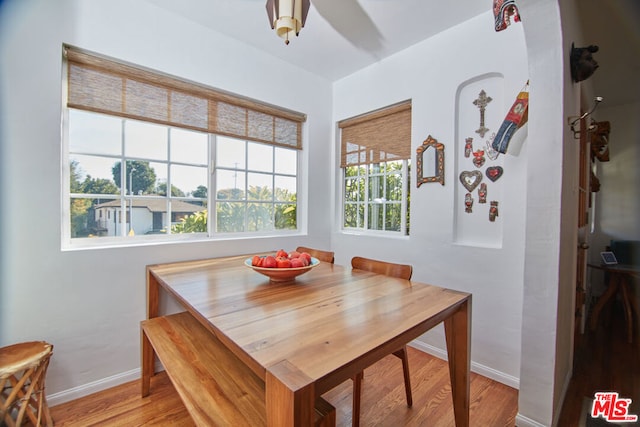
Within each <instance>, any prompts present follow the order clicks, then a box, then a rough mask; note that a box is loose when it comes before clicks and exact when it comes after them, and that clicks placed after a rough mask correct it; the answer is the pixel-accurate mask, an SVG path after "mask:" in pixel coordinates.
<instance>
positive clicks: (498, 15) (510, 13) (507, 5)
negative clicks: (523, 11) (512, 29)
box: [493, 0, 520, 31]
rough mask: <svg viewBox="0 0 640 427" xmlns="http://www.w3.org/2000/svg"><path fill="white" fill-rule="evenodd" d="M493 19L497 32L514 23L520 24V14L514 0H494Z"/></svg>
mask: <svg viewBox="0 0 640 427" xmlns="http://www.w3.org/2000/svg"><path fill="white" fill-rule="evenodd" d="M493 18H494V28H495V30H496V31H502V30H504V29H506V28H507V27H508V26H509V25H511V18H513V21H514V22H520V12H518V6H516V2H515V1H514V0H493Z"/></svg>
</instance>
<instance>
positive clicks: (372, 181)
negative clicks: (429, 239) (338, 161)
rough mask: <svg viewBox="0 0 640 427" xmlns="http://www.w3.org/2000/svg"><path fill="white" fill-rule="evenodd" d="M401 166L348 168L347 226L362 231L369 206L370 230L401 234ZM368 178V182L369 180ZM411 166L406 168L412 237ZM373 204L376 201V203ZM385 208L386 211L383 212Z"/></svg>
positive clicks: (380, 164)
mask: <svg viewBox="0 0 640 427" xmlns="http://www.w3.org/2000/svg"><path fill="white" fill-rule="evenodd" d="M401 171H402V162H397V161H396V162H383V163H377V164H367V165H358V166H347V167H346V168H345V170H344V174H345V180H344V201H345V203H344V226H345V227H351V228H363V227H364V223H365V203H366V202H369V203H368V224H369V229H373V230H375V229H383V226H384V230H390V231H403V230H400V224H401V209H400V204H399V203H398V202H402V186H403V176H402V174H401V173H400V172H401ZM367 174H368V177H369V179H368V181H367V179H366V176H367ZM410 177H411V165H409V166H408V168H407V176H406V180H407V189H408V191H407V212H406V216H405V218H406V230H404V231H405V232H406V234H409V226H410V222H409V220H410V215H409V212H410V209H409V208H410V203H411V181H410ZM374 200H377V201H376V202H374ZM383 208H384V209H383Z"/></svg>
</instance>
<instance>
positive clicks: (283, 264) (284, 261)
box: [276, 257, 292, 268]
mask: <svg viewBox="0 0 640 427" xmlns="http://www.w3.org/2000/svg"><path fill="white" fill-rule="evenodd" d="M276 266H277V267H278V268H291V266H292V264H291V261H290V260H289V259H288V258H284V257H277V258H276Z"/></svg>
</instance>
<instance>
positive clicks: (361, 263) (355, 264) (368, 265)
mask: <svg viewBox="0 0 640 427" xmlns="http://www.w3.org/2000/svg"><path fill="white" fill-rule="evenodd" d="M351 267H352V268H354V269H357V270H366V271H371V272H373V273H378V274H384V275H385V276H391V277H397V278H400V279H405V280H410V279H411V275H412V274H413V267H412V266H411V265H408V264H396V263H392V262H385V261H378V260H374V259H370V258H363V257H353V258H352V259H351ZM392 354H393V355H394V356H396V357H399V358H400V359H401V360H402V372H403V374H404V389H405V393H406V396H407V406H409V407H411V406H412V405H413V397H412V395H411V377H410V375H409V359H408V357H407V346H406V345H404V346H402V348H400V349H398V350H396V351H394V352H393V353H392ZM362 379H363V372H359V373H357V374H356V376H355V377H353V414H352V425H353V426H359V425H360V395H361V391H362Z"/></svg>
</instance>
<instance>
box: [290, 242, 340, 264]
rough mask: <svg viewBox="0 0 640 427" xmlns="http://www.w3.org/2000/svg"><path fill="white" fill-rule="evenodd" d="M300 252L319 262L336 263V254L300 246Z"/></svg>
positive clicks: (298, 248) (298, 249)
mask: <svg viewBox="0 0 640 427" xmlns="http://www.w3.org/2000/svg"><path fill="white" fill-rule="evenodd" d="M296 251H298V252H306V253H308V254H309V255H311V256H312V257H314V258H317V259H318V260H319V261H322V262H328V263H331V264H333V261H334V253H333V252H330V251H323V250H320V249H313V248H307V247H304V246H298V247H297V248H296Z"/></svg>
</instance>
